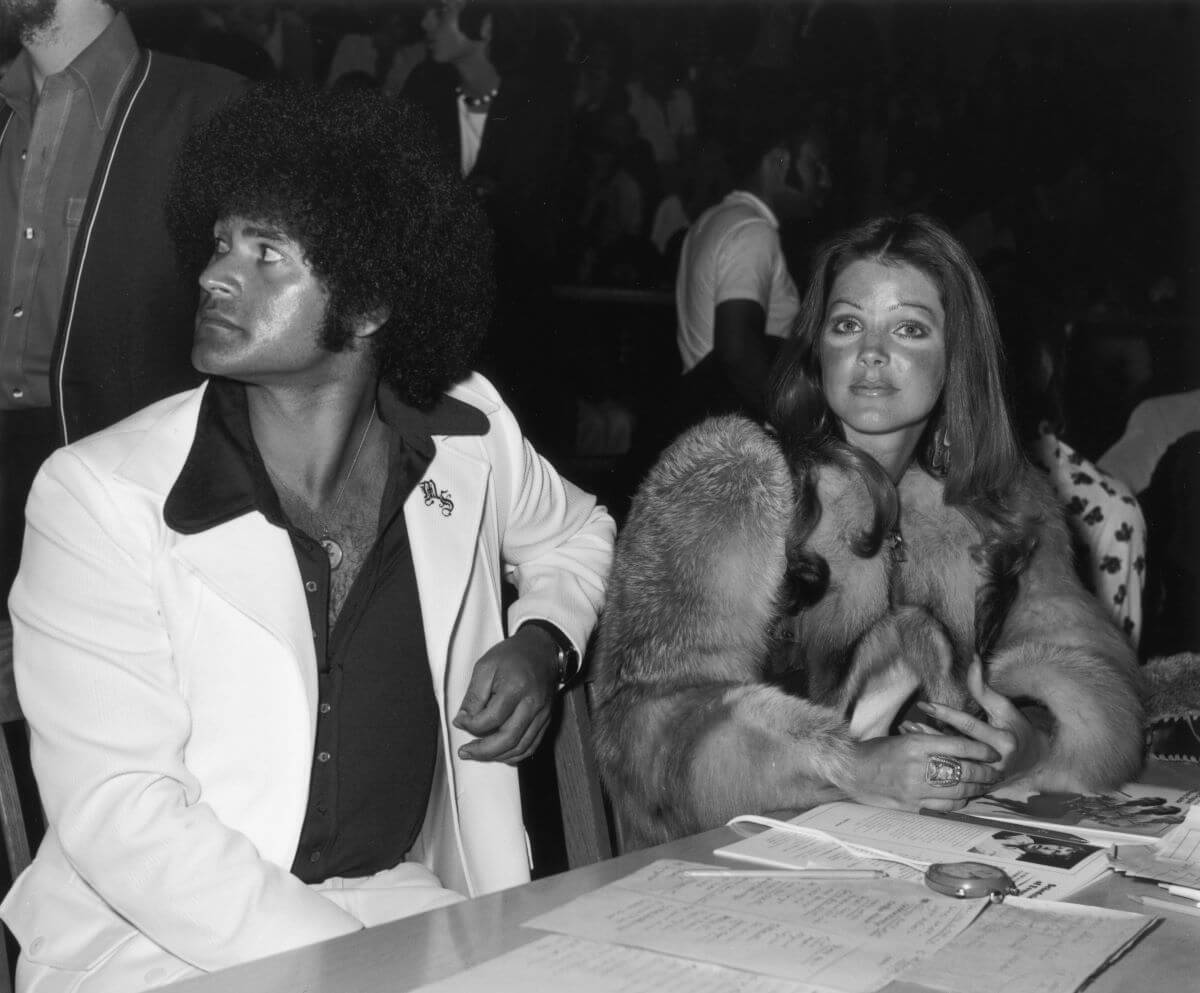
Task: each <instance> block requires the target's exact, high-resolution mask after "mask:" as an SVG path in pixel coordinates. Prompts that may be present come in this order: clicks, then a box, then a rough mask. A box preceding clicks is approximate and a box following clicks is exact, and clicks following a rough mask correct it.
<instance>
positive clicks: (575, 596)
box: [0, 377, 614, 989]
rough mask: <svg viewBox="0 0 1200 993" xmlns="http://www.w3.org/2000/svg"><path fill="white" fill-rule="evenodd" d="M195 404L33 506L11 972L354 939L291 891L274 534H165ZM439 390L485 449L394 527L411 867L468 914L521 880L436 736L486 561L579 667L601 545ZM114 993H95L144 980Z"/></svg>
mask: <svg viewBox="0 0 1200 993" xmlns="http://www.w3.org/2000/svg"><path fill="white" fill-rule="evenodd" d="M204 390H205V387H204V386H201V387H200V388H199V389H197V390H194V391H191V392H188V393H183V394H179V395H178V396H174V397H171V398H168V399H166V400H163V401H160V402H159V403H156V404H154V405H153V406H151V407H148V408H146V409H145V410H142V411H140V412H139V413H137V414H135V415H133V416H132V417H130V418H128V419H127V420H125V421H122V422H121V423H119V424H117V425H115V426H114V427H112V428H109V429H107V430H105V431H102V432H100V433H98V434H95V435H92V436H90V437H88V438H85V439H84V440H82V441H80V442H78V443H76V444H74V445H71V446H70V447H68V448H65V449H61V450H60V451H58V452H57V453H55V455H54V456H52V457H51V458H50V459H49V460H48V461H47V462H46V464H45V466H43V468H42V470H41V473H40V475H39V477H38V479H37V481H36V483H35V484H34V487H33V491H32V494H31V496H30V499H29V505H28V509H27V531H26V538H25V549H24V556H23V559H22V563H21V570H20V574H19V576H18V578H17V582H16V584H15V586H14V588H13V592H12V596H11V599H10V608H11V613H12V618H13V629H14V647H15V670H16V681H17V689H18V694H19V696H20V700H21V705H22V707H23V708H24V711H25V715H26V717H27V718H28V721H29V726H30V729H31V732H32V739H31V750H32V758H33V765H34V770H35V773H36V775H37V780H38V784H39V788H40V791H41V798H42V802H43V804H44V806H45V811H46V815H47V819H48V822H49V825H50V827H49V831H48V833H47V835H46V839H45V841H44V842H43V844H42V846H41V848H40V849H39V851H38V854H37V857H36V858H35V860H34V862H33V864H32V865H31V866H30V867H29V869H28V870H26V872H25V873H24V874H22V876H21V877H20V878H19V879H18V880H17V882H16V884H15V885H14V887H13V888H12V890H11V891H10V893H9V895H8V897H7V899H6V900H5V902H4V905H3V907H2V908H0V914H2V916H3V917H4V920H5V922H6V923H7V924H8V925H9V927H10V928H11V929H12V931H13V932H14V933H15V935H16V936H17V938H18V940H19V941H20V943H21V946H22V949H23V951H22V971H23V973H24V974H25V975H26V977H28V976H30V975H34V974H37V975H38V976H39V977H42V978H44V976H45V975H46V973H47V970H50V971H51V974H52V975H57V974H58V972H59V971H64V970H65V971H66V972H68V973H76V976H77V977H78V974H83V976H84V977H85V978H86V977H87V976H88V975H89V974H90V973H93V972H97V971H101V970H103V969H104V967H105V964H106V963H107V962H109V961H110V960H111V959H113V958H121V957H122V956H120V955H116V954H115V952H114V949H118V948H119V947H120V946H122V945H124V944H125V943H127V942H143V943H145V942H149V943H152V946H155V947H156V948H157V949H161V950H164V951H166V952H169V953H170V956H171V957H173V958H174V959H182V960H183V961H184V962H187V963H190V964H191V965H193V966H195V967H197V968H200V969H204V970H215V969H220V968H224V967H226V966H230V965H233V964H236V963H239V962H243V961H247V960H250V959H254V958H259V957H262V956H264V955H269V954H273V953H275V952H278V951H282V950H284V949H286V948H290V947H294V946H298V945H302V944H308V943H311V942H316V941H320V940H323V939H326V938H330V937H333V936H336V935H339V934H343V933H346V932H349V931H352V930H356V929H357V928H359V927H361V926H362V925H361V923H360V922H359V921H358V920H357V919H356V918H355V917H353V916H352V915H351V914H349V913H347V912H346V911H344V910H342V909H340V908H339V907H338V906H337V905H336V904H335V903H333V902H331V901H330V900H327V899H326V898H325V897H323V896H322V895H320V894H319V893H318V892H316V891H315V890H314V889H312V888H310V887H308V886H306V885H305V884H303V883H302V882H301V881H300V880H299V879H297V878H296V877H295V876H293V875H292V874H291V873H290V871H289V867H290V865H291V863H292V859H293V856H294V853H295V849H296V845H297V841H298V838H299V834H300V828H301V824H302V822H303V819H304V811H305V806H306V802H307V796H308V787H309V776H310V769H311V762H312V751H313V741H314V735H315V724H316V702H317V689H316V659H315V657H314V650H313V638H312V631H311V625H310V622H309V615H308V610H307V607H306V605H305V601H304V591H303V587H302V585H301V580H300V575H299V570H298V567H297V564H296V560H295V555H294V553H293V550H292V546H291V542H290V540H289V538H288V535H287V533H286V532H285V531H283V530H282V529H280V528H278V527H274V526H272V525H271V524H269V523H268V522H267V521H266V519H265V518H264V517H263V516H262V515H261V514H259V513H258V512H251V513H247V514H243V515H242V516H239V517H236V518H234V519H232V520H230V521H228V522H226V523H223V524H219V525H217V526H215V527H213V528H211V529H209V530H206V531H203V532H201V533H198V534H194V535H184V534H179V533H177V532H175V531H172V530H170V529H169V528H168V527H167V526H166V525H165V524H164V521H163V504H164V501H165V499H166V497H167V494H168V493H169V492H170V489H171V487H172V485H173V484H174V482H175V479H176V477H177V476H178V475H179V472H180V469H181V467H182V465H183V462H184V460H185V458H186V456H187V454H188V451H189V449H190V447H191V444H192V439H193V436H194V433H195V428H196V423H197V417H198V413H199V410H200V401H201V397H202V395H203V393H204ZM451 392H452V395H454V396H456V397H457V398H458V399H460V400H463V401H464V402H466V403H469V404H471V405H472V406H474V407H477V408H478V409H480V410H481V411H483V413H484V414H486V415H487V417H488V420H489V422H490V430H489V431H488V433H487V434H486V435H483V436H469V437H457V436H456V437H446V436H442V437H435V439H434V441H435V445H436V449H437V451H436V455H435V457H434V459H433V461H432V462H431V464H430V466H429V468H428V470H427V474H426V478H431V479H433V480H435V481H436V484H437V487H438V489H439V490H441V491H449V493H450V494H452V496H453V501H454V508H453V512H452V513H451V514H450V515H449V516H446V515H444V514H443V513H442V512H441V505H440V504H438V503H437V502H433V503H431V504H429V505H426V503H425V500H424V499H423V496H422V492H421V488H420V487H417V488H416V489H415V490H414V492H413V493H412V494H411V495H410V497H409V498H408V500H407V502H406V504H405V507H404V513H405V522H406V524H407V527H408V534H409V540H410V542H411V547H412V556H413V565H414V568H415V571H416V576H417V585H418V589H419V594H420V600H421V614H422V619H423V624H424V631H425V641H426V647H427V650H428V656H429V664H430V667H431V669H432V674H433V685H434V690H435V693H436V695H437V699H438V703H439V705H440V711H441V723H442V735H441V754H440V759H439V763H438V775H437V779H436V781H435V784H434V789H433V794H432V797H431V800H430V805H429V810H428V812H427V816H426V821H425V827H424V830H423V832H422V836H421V840H420V842H419V843H418V850H417V852H416V854H415V855H414V856H411V857H413V858H416V857H420V859H421V861H422V862H423V863H424V864H425V865H426V866H427V867H428V868H430V869H431V870H432V871H433V872H434V873H436V874H437V875H438V877H439V878H440V879H441V881H442V883H443V884H444V885H445V886H447V887H450V888H452V889H455V890H458V891H459V892H461V893H465V894H469V895H477V894H480V893H487V892H490V891H493V890H497V889H501V888H504V887H507V886H511V885H514V884H516V883H520V882H523V881H525V880H527V879H528V878H529V872H528V861H527V855H526V852H527V848H526V841H525V837H524V833H523V826H522V821H521V805H520V797H519V794H518V786H517V775H516V770H515V769H513V768H511V767H509V766H506V765H503V764H496V763H480V762H470V761H467V762H464V761H461V760H459V758H458V755H457V751H458V748H459V747H460V746H461V745H463V744H465V743H466V742H467V741H468V740H470V736H469V735H467V734H465V733H464V732H462V731H460V730H458V729H457V728H455V727H453V726H452V725H451V724H450V723H449V717H450V716H451V715H452V714H453V713H454V712H455V711H456V710H457V708H458V706H459V703H460V702H461V700H462V697H463V695H464V693H465V691H466V688H467V684H468V682H469V680H470V676H471V672H472V669H473V667H474V665H475V662H476V661H477V660H478V659H479V657H480V656H481V655H482V654H483V653H484V652H485V651H486V650H487V649H488V648H490V647H491V646H492V645H494V644H495V643H496V642H498V641H500V640H501V639H502V638H503V629H502V624H501V606H500V589H501V567H502V563H503V564H504V568H505V569H506V570H507V572H506V575H507V576H508V578H510V579H511V580H512V581H513V582H514V583H515V585H516V587H517V589H518V592H519V599H518V600H517V602H516V603H515V605H514V606H513V607H512V609H511V610H510V611H509V618H508V621H509V625H510V630H515V628H516V626H517V625H519V624H520V623H521V622H522V621H523V620H526V619H530V618H543V619H547V620H549V621H551V622H553V623H554V624H555V625H556V626H558V627H559V628H560V629H562V630H563V631H564V632H565V633H566V634H567V635H568V637H570V638H571V640H572V641H573V642H574V643H575V645H576V646H577V647H578V648H580V649H581V650H582V648H583V646H584V644H585V642H586V640H587V638H588V635H589V633H590V631H591V628H592V626H593V624H594V623H595V620H596V614H597V611H598V609H599V606H600V603H601V601H602V597H603V592H604V581H605V576H606V573H607V570H608V566H609V561H610V556H611V548H612V539H613V531H614V527H613V522H612V519H611V518H610V517H609V516H608V515H607V513H606V512H605V511H604V510H603V508H600V507H597V506H596V504H595V501H594V499H593V498H592V497H590V496H588V495H587V494H584V493H582V492H581V491H580V490H578V489H576V488H575V487H574V486H572V485H571V484H570V483H568V482H566V481H564V480H563V479H562V478H561V477H559V476H558V475H557V473H555V471H554V470H553V469H552V468H551V467H550V465H549V464H548V463H546V462H545V461H544V460H542V459H541V458H540V457H539V456H538V455H537V454H536V452H534V450H533V449H532V447H531V446H530V445H529V444H528V443H527V442H526V441H525V440H524V438H523V437H522V435H521V433H520V430H519V428H518V426H517V424H516V421H515V420H514V419H513V417H512V414H511V413H510V412H509V411H508V409H507V408H506V407H505V406H504V405H503V403H502V402H501V400H500V399H499V397H498V395H497V394H496V392H495V390H494V389H493V388H492V387H491V385H490V384H489V383H487V381H486V380H483V379H482V378H480V377H473V378H471V379H469V380H467V381H465V382H464V383H462V384H460V385H458V386H456V387H455V388H454V389H453V390H452V391H451ZM447 770H448V773H449V775H448V776H447ZM152 950H153V948H152ZM124 957H125V958H130V959H131V960H132V959H137V960H138V961H143V962H144V961H146V960H147V959H146V958H145V956H142V957H140V958H139V957H138V956H132V957H131V956H124ZM152 957H153V956H151V958H152ZM35 967H40V968H35ZM156 975H161V971H160V972H159V973H156ZM60 978H62V979H67V978H69V977H68V976H65V975H64V976H62V977H60ZM118 978H119V977H105V979H106V981H105V983H104V986H105V987H106V988H107V987H108V986H109V983H110V981H113V982H112V986H113V988H117V989H135V988H138V987H139V986H143V985H146V984H147V980H149V979H150V978H151V976H150V973H145V972H144V971H143V974H141V975H138V976H129V977H127V981H124V982H120V981H114V980H117V979H118ZM166 978H171V977H166ZM26 985H28V984H26ZM47 985H48V986H49V987H51V988H59V987H62V988H69V984H66V983H57V982H56V983H51V984H47Z"/></svg>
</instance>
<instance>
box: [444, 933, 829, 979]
mask: <svg viewBox="0 0 1200 993" xmlns="http://www.w3.org/2000/svg"><path fill="white" fill-rule="evenodd" d="M480 990H487V991H488V993H531V991H535V990H570V991H571V993H829V990H828V989H827V988H823V987H820V986H813V985H811V984H808V983H797V982H793V981H791V980H788V979H775V978H773V977H771V976H760V975H757V974H755V973H752V972H742V971H740V970H737V969H729V968H726V967H725V966H720V965H713V964H712V963H709V962H695V961H691V960H689V959H681V958H676V957H675V956H674V955H661V954H659V953H658V952H648V951H645V950H643V949H641V948H628V947H624V946H621V945H604V944H600V943H599V942H595V941H588V940H586V939H584V938H572V937H569V936H567V935H560V934H548V935H546V936H545V937H544V938H539V939H538V940H537V941H534V942H531V943H530V944H528V945H522V946H521V947H520V948H515V949H513V950H512V951H511V952H508V953H506V954H504V955H501V956H499V957H498V958H494V959H492V960H490V961H488V962H484V963H482V964H480V965H477V966H475V968H473V969H468V970H467V971H466V972H461V973H459V974H458V975H457V976H452V977H450V978H449V979H444V980H442V981H441V982H438V983H433V984H432V985H430V986H422V987H421V990H420V993H479V991H480Z"/></svg>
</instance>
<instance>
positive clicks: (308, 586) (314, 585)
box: [304, 579, 317, 593]
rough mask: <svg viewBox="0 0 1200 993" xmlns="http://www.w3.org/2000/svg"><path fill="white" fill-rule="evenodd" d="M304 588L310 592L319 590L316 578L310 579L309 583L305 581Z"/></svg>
mask: <svg viewBox="0 0 1200 993" xmlns="http://www.w3.org/2000/svg"><path fill="white" fill-rule="evenodd" d="M304 588H305V589H306V590H308V592H309V593H316V592H317V582H316V580H315V579H310V580H309V581H308V582H307V583H305V584H304Z"/></svg>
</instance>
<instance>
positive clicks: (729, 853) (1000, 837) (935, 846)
mask: <svg viewBox="0 0 1200 993" xmlns="http://www.w3.org/2000/svg"><path fill="white" fill-rule="evenodd" d="M787 823H788V824H791V825H797V826H801V827H805V828H815V829H817V830H820V831H823V832H825V833H827V834H830V835H833V836H834V837H836V838H839V839H841V840H843V841H848V842H853V843H856V844H860V845H866V846H868V847H870V848H875V849H880V850H885V851H887V852H890V853H893V854H895V855H899V856H902V857H905V858H909V859H914V860H920V861H922V862H924V863H929V862H964V861H973V862H987V863H989V864H994V865H998V866H1000V867H1001V868H1003V869H1004V871H1005V872H1007V873H1008V874H1009V876H1011V877H1012V880H1013V882H1014V883H1015V884H1016V886H1017V889H1018V891H1019V892H1020V894H1021V895H1022V896H1024V897H1030V898H1033V897H1037V898H1041V899H1047V900H1065V899H1066V898H1067V897H1069V896H1071V895H1073V894H1075V893H1077V892H1079V891H1080V890H1081V889H1083V888H1084V887H1086V886H1088V885H1089V884H1091V883H1093V882H1094V881H1095V880H1096V879H1098V878H1099V877H1100V876H1102V875H1103V874H1104V873H1105V872H1106V871H1108V864H1107V861H1106V859H1105V856H1104V853H1103V851H1102V850H1101V849H1099V848H1096V847H1095V846H1092V845H1079V844H1073V843H1070V842H1065V841H1059V840H1057V839H1043V838H1039V837H1037V834H1036V832H1035V831H1030V832H1029V833H1025V832H1022V831H1011V830H1003V829H997V828H993V827H990V826H981V825H979V824H968V823H961V822H958V821H954V820H945V819H942V818H934V817H924V816H921V815H920V814H912V813H908V812H906V811H898V810H883V809H881V808H878V807H868V806H865V805H863V804H857V803H831V804H824V805H823V806H820V807H815V808H813V809H812V810H810V811H807V812H806V813H803V814H800V815H799V816H797V817H793V818H792V819H791V820H790V821H788V822H787ZM714 854H715V855H719V856H722V857H724V858H730V859H736V860H740V861H746V862H752V863H754V864H758V865H773V866H781V867H790V868H811V867H817V866H827V865H828V866H856V867H862V868H872V869H876V868H877V869H882V870H883V871H884V872H886V873H887V874H888V875H889V876H891V877H892V878H898V879H908V880H913V881H919V880H921V879H922V877H923V875H924V874H923V872H920V871H917V870H914V869H910V868H907V867H905V866H903V865H898V864H896V863H893V862H886V861H882V860H876V859H870V858H859V857H857V856H855V855H852V854H850V853H848V852H846V851H845V850H844V849H840V848H838V847H837V846H836V844H834V843H833V842H830V841H824V840H817V839H812V838H808V837H805V836H803V835H796V834H791V833H789V832H787V831H785V830H783V829H774V830H770V831H765V832H763V833H761V834H758V835H754V836H753V837H749V838H746V839H744V840H742V841H738V842H734V843H733V844H730V845H725V846H723V847H721V848H718V849H717V850H716V851H715V852H714Z"/></svg>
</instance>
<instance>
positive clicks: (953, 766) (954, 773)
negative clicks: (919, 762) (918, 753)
mask: <svg viewBox="0 0 1200 993" xmlns="http://www.w3.org/2000/svg"><path fill="white" fill-rule="evenodd" d="M925 782H927V783H928V784H929V785H930V786H957V785H958V784H959V783H961V782H962V763H961V762H959V761H958V759H956V758H951V757H950V756H949V755H930V756H929V762H928V763H927V764H926V766H925Z"/></svg>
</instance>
